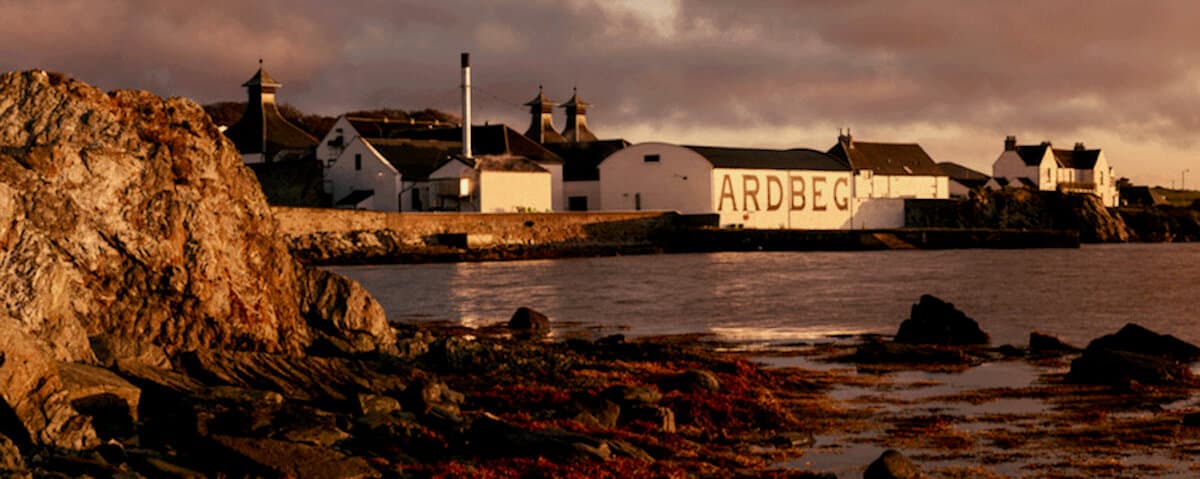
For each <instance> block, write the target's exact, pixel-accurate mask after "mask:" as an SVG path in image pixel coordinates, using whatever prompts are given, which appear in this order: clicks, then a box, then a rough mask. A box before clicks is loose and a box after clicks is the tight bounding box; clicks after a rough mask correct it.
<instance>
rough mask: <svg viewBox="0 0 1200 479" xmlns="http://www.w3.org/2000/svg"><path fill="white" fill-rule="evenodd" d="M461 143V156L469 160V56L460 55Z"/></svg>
mask: <svg viewBox="0 0 1200 479" xmlns="http://www.w3.org/2000/svg"><path fill="white" fill-rule="evenodd" d="M462 110H463V111H462V142H463V151H462V153H463V156H465V157H467V158H471V54H470V53H463V54H462Z"/></svg>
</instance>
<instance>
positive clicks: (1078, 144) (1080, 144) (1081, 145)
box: [1075, 141, 1084, 151]
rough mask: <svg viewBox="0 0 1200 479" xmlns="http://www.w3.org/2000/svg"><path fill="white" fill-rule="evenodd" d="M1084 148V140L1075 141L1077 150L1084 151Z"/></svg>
mask: <svg viewBox="0 0 1200 479" xmlns="http://www.w3.org/2000/svg"><path fill="white" fill-rule="evenodd" d="M1083 149H1084V146H1083V142H1082V141H1080V142H1077V143H1075V151H1082V150H1083Z"/></svg>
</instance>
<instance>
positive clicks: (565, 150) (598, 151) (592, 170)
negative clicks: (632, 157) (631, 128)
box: [545, 139, 629, 181]
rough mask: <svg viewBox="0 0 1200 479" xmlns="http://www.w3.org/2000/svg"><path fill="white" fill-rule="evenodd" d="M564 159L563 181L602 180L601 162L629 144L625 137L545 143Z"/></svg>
mask: <svg viewBox="0 0 1200 479" xmlns="http://www.w3.org/2000/svg"><path fill="white" fill-rule="evenodd" d="M545 146H546V148H547V149H549V150H550V151H553V152H554V153H555V154H557V155H558V156H560V157H562V159H563V181H600V168H599V166H600V162H601V161H604V159H605V158H608V155H611V154H613V153H614V152H616V151H618V150H620V149H622V148H625V147H627V146H629V142H628V141H625V140H623V139H617V140H597V141H589V142H585V143H555V144H548V145H545Z"/></svg>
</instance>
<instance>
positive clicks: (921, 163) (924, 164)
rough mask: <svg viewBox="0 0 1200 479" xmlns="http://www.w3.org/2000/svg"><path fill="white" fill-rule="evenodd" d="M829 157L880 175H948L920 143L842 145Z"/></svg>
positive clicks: (840, 143)
mask: <svg viewBox="0 0 1200 479" xmlns="http://www.w3.org/2000/svg"><path fill="white" fill-rule="evenodd" d="M829 154H830V155H833V156H835V157H837V158H840V159H841V160H842V161H845V162H848V163H849V165H850V166H851V167H852V168H853V169H855V170H872V171H873V172H875V174H878V175H893V176H895V175H909V176H946V174H945V173H943V172H942V170H941V168H938V166H937V164H936V163H934V162H933V158H930V157H929V154H928V153H926V152H925V149H924V148H921V145H918V144H916V143H868V142H862V141H854V142H851V143H850V144H849V147H848V148H847V145H846V143H843V142H840V141H839V142H838V144H837V145H834V147H833V148H830V149H829Z"/></svg>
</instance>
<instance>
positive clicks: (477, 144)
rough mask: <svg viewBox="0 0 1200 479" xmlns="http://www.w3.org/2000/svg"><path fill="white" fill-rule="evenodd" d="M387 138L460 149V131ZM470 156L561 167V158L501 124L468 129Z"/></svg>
mask: <svg viewBox="0 0 1200 479" xmlns="http://www.w3.org/2000/svg"><path fill="white" fill-rule="evenodd" d="M390 138H396V139H399V138H407V139H415V140H439V141H443V142H458V145H459V150H461V149H462V127H458V126H456V127H450V128H426V129H417V130H402V131H394V132H392V135H391V136H390ZM471 153H472V154H474V155H501V154H512V155H520V156H524V157H526V158H529V159H530V160H533V161H535V162H537V163H539V164H554V163H562V162H563V159H562V157H560V156H558V155H556V154H554V152H552V151H550V150H548V149H546V147H544V146H542V145H540V144H538V143H537V142H536V141H533V140H531V139H529V138H528V137H526V136H525V135H522V134H521V133H520V132H518V131H516V130H513V129H512V128H509V127H508V126H507V125H504V124H497V125H484V126H478V125H477V126H472V127H471Z"/></svg>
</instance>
